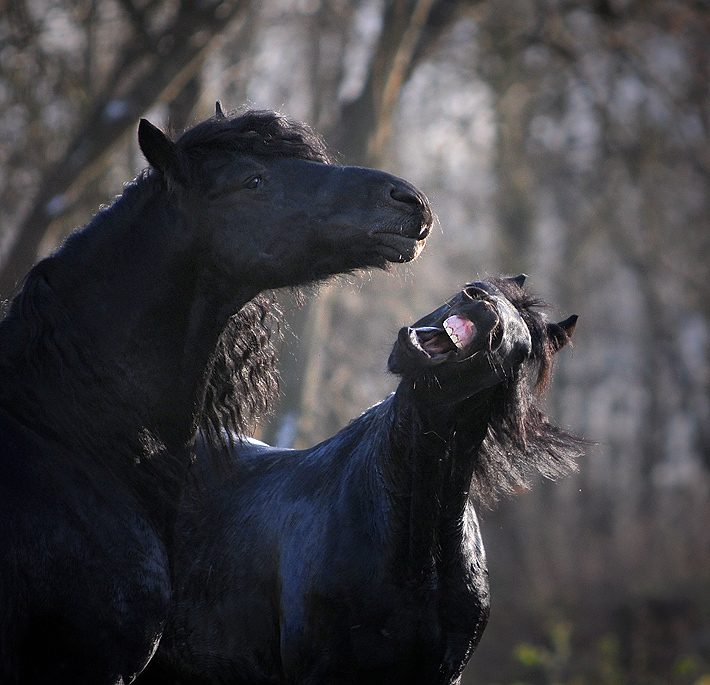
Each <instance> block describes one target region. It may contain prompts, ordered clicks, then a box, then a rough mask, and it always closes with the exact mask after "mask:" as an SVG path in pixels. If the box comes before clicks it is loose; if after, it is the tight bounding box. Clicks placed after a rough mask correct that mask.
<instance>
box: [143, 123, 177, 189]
mask: <svg viewBox="0 0 710 685" xmlns="http://www.w3.org/2000/svg"><path fill="white" fill-rule="evenodd" d="M138 145H139V146H140V149H141V152H142V153H143V155H144V156H145V158H146V159H147V160H148V163H149V164H150V165H151V166H152V167H153V168H154V169H156V170H157V171H160V172H161V173H162V174H163V175H164V176H166V177H167V178H169V179H173V180H179V179H180V176H181V174H180V159H179V156H178V151H177V148H176V147H175V143H173V141H172V140H170V138H168V137H167V136H166V135H165V134H164V133H163V132H162V131H161V130H160V129H159V128H158V127H157V126H153V124H151V123H150V122H149V121H148V120H147V119H141V120H140V123H139V124H138Z"/></svg>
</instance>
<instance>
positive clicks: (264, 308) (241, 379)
mask: <svg viewBox="0 0 710 685" xmlns="http://www.w3.org/2000/svg"><path fill="white" fill-rule="evenodd" d="M280 321H281V312H280V310H279V309H278V307H277V305H276V298H275V295H274V294H273V293H262V294H261V295H258V296H257V297H256V298H254V299H253V300H251V301H250V302H248V303H247V304H246V305H244V307H242V309H241V310H240V311H239V312H237V314H235V315H234V316H232V318H231V319H230V320H229V324H228V325H227V327H226V328H225V329H224V331H223V332H222V335H221V336H220V339H219V343H218V345H217V350H216V352H215V356H214V360H213V362H212V369H211V372H210V377H209V380H208V384H207V392H206V395H205V405H204V411H203V421H202V426H201V428H202V433H203V436H204V438H205V439H206V441H207V443H208V444H209V445H210V446H211V447H213V448H215V449H219V448H220V447H224V446H226V445H228V444H231V442H232V440H233V436H235V435H246V434H249V433H250V432H251V431H252V430H253V428H254V423H255V421H256V420H258V419H259V418H261V417H263V416H264V415H265V414H267V413H268V412H269V410H270V408H271V404H272V401H273V400H274V399H275V398H276V397H277V395H278V391H279V375H278V373H277V369H276V343H277V342H278V341H280V340H281V337H282V336H281V325H280Z"/></svg>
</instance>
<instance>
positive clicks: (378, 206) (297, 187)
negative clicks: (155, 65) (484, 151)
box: [139, 107, 432, 292]
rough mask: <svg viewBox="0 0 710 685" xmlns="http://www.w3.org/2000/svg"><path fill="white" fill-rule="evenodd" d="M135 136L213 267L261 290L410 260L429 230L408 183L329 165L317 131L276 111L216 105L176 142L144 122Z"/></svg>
mask: <svg viewBox="0 0 710 685" xmlns="http://www.w3.org/2000/svg"><path fill="white" fill-rule="evenodd" d="M139 143H140V147H141V150H142V151H143V154H144V155H145V157H146V159H147V160H148V161H149V162H150V164H151V166H152V168H153V169H154V171H155V172H156V176H157V177H158V178H159V179H160V180H161V181H162V182H163V183H164V184H165V186H166V187H168V188H169V189H170V191H171V192H173V193H174V194H176V195H178V196H179V198H180V202H181V206H182V207H183V208H184V210H185V212H186V213H187V214H189V216H191V217H192V218H193V220H194V222H193V223H194V225H195V229H196V230H195V235H194V238H195V243H196V244H199V246H200V248H199V249H200V251H201V254H202V255H203V257H204V259H205V261H206V262H207V264H206V266H207V268H208V270H209V271H210V273H221V274H223V275H224V276H225V278H226V279H227V280H228V281H229V280H232V281H234V280H236V279H237V278H238V279H239V280H240V282H242V283H248V284H249V286H250V288H251V289H253V290H254V291H255V292H258V291H260V290H263V289H265V288H278V287H282V286H285V285H294V284H303V283H309V282H312V281H315V280H319V279H322V278H326V277H328V276H331V275H333V274H336V273H343V272H348V271H352V270H355V269H360V268H368V267H380V268H383V267H385V266H386V265H387V264H388V263H389V262H406V261H410V260H411V259H414V258H415V257H416V256H417V255H418V254H419V253H420V251H421V249H422V247H423V245H424V242H425V240H426V237H427V235H428V234H429V231H430V229H431V224H432V212H431V209H430V208H429V204H428V202H427V200H426V199H425V198H424V196H423V195H422V194H421V193H420V192H419V191H418V190H417V189H416V188H415V187H414V186H412V185H411V184H410V183H408V182H407V181H404V180H403V179H399V178H397V177H395V176H391V175H390V174H386V173H384V172H381V171H376V170H373V169H364V168H360V167H347V166H337V165H334V164H332V163H331V160H330V159H329V157H328V155H327V152H326V149H325V145H324V143H323V142H322V140H321V139H320V138H319V137H318V136H316V135H315V134H314V133H313V132H312V131H310V129H308V128H307V127H306V126H305V125H303V124H300V123H297V122H293V121H290V120H288V119H286V118H285V117H283V116H281V115H278V114H276V113H274V112H259V111H256V112H248V113H246V114H242V115H228V114H225V113H224V112H223V110H222V109H221V107H218V109H217V113H216V114H215V116H214V117H212V118H211V119H208V120H207V121H205V122H203V123H201V124H198V125H197V126H195V127H194V128H192V129H190V130H189V131H187V132H186V133H185V134H183V135H182V136H181V137H180V138H179V139H178V140H177V141H175V142H173V141H172V140H171V139H170V138H168V136H166V135H165V134H164V133H163V132H162V131H160V130H159V129H157V128H156V127H155V126H153V125H152V124H150V123H149V122H148V121H146V120H142V121H141V123H140V126H139Z"/></svg>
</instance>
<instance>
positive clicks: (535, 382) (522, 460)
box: [472, 278, 587, 505]
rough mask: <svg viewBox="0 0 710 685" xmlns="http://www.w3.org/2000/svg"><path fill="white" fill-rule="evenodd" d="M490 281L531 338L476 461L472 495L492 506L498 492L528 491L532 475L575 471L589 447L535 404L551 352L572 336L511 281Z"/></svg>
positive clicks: (501, 393)
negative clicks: (517, 314) (550, 321)
mask: <svg viewBox="0 0 710 685" xmlns="http://www.w3.org/2000/svg"><path fill="white" fill-rule="evenodd" d="M488 280H489V281H490V282H491V283H493V284H494V285H495V286H496V287H497V288H498V289H499V290H500V291H501V292H502V293H503V294H504V295H505V296H506V298H508V300H510V302H511V303H512V304H513V305H514V306H515V308H516V309H517V310H518V312H519V313H520V315H521V317H522V318H523V321H524V322H525V324H526V325H527V327H528V329H529V331H530V337H531V339H532V353H531V354H530V356H529V357H528V359H526V360H525V361H524V362H523V364H522V365H521V367H520V368H519V369H518V370H517V372H516V373H515V374H514V375H513V377H512V378H511V379H510V380H508V381H506V382H505V383H502V384H501V385H500V386H499V388H498V389H497V391H496V393H495V397H494V399H493V406H492V409H491V414H490V420H489V423H488V433H487V435H486V437H485V439H484V441H483V444H482V445H481V446H480V449H479V452H478V455H477V457H476V458H475V462H474V463H475V467H474V474H473V483H472V493H473V494H474V495H475V497H476V498H477V499H478V500H479V501H480V502H481V503H483V504H488V505H491V504H493V503H495V502H496V501H497V500H498V496H499V494H500V493H502V494H511V493H513V492H514V491H515V490H516V489H518V488H527V487H529V485H530V479H531V476H532V474H534V473H535V472H538V473H540V474H542V475H543V476H544V477H545V478H549V479H551V480H556V479H557V478H559V477H560V476H562V475H564V474H565V473H568V472H569V471H573V470H575V469H576V468H577V467H576V459H577V457H579V456H580V453H581V447H582V446H583V445H585V444H587V443H586V441H585V440H583V439H581V438H577V437H575V436H573V435H571V434H570V433H568V432H567V431H565V430H563V429H562V428H559V427H557V426H555V425H553V424H552V423H550V422H549V420H548V419H547V416H546V415H545V413H544V412H543V411H542V409H541V408H540V406H539V403H540V402H541V400H542V395H543V394H544V391H545V389H546V388H547V386H548V384H549V381H550V377H551V373H552V366H553V357H554V355H555V352H556V351H557V349H559V347H561V346H562V345H563V344H566V343H569V340H570V335H569V334H568V333H567V331H565V330H564V329H563V328H561V327H559V326H556V325H555V324H549V322H548V320H547V316H546V315H545V314H544V313H543V312H542V311H541V309H542V308H544V307H546V306H547V305H546V304H545V302H544V301H543V300H541V299H539V298H537V297H535V296H533V295H531V294H530V293H529V292H527V291H526V290H525V289H524V288H522V287H521V286H520V285H518V284H517V283H516V282H515V281H514V280H513V279H498V278H490V279H488ZM551 331H554V333H552V332H551Z"/></svg>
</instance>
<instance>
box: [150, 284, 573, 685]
mask: <svg viewBox="0 0 710 685" xmlns="http://www.w3.org/2000/svg"><path fill="white" fill-rule="evenodd" d="M522 283H523V279H522V277H516V278H507V279H490V280H488V281H481V282H477V283H472V284H469V285H468V286H466V287H465V288H464V289H463V290H462V291H461V292H459V293H457V294H456V295H455V296H454V297H453V298H451V299H450V300H449V301H448V302H446V303H445V304H444V305H442V306H441V307H440V308H438V309H437V310H435V311H434V312H432V313H430V314H428V315H427V316H425V317H424V318H422V319H421V320H419V321H418V322H416V323H415V324H413V325H412V326H408V327H404V328H402V329H401V331H400V333H399V335H398V338H397V341H396V343H395V345H394V348H393V350H392V354H391V355H390V359H389V368H390V371H392V372H393V373H395V374H397V375H398V376H399V377H400V382H399V385H398V387H397V389H396V391H395V393H394V394H393V395H391V396H390V397H389V398H387V399H386V400H385V401H384V402H382V403H380V404H379V405H376V406H375V407H373V408H371V409H369V410H368V411H367V412H365V413H364V414H363V415H362V416H360V417H359V418H357V419H355V420H354V421H353V422H352V423H351V424H350V425H349V426H347V427H346V428H344V429H343V430H342V431H340V432H339V433H338V434H337V435H335V436H333V437H332V438H330V439H328V440H325V441H324V442H322V443H320V444H319V445H316V446H315V447H313V448H311V449H306V450H284V449H275V448H271V447H268V446H265V445H258V444H255V443H253V442H250V441H246V440H245V441H243V442H242V443H241V444H240V443H239V442H238V441H235V444H234V446H232V447H230V448H228V452H229V454H228V456H229V458H230V459H231V462H232V465H233V468H234V474H233V475H231V476H230V478H228V479H227V480H226V481H225V480H224V479H223V478H222V477H221V475H220V473H218V472H217V471H215V469H214V467H213V463H212V461H211V459H210V456H209V454H208V452H207V451H205V449H200V450H199V451H198V461H197V464H196V478H195V483H194V484H193V486H192V487H191V488H190V490H189V491H187V492H186V497H185V500H184V503H183V507H182V511H181V514H180V517H179V519H178V524H177V537H178V539H179V545H178V548H177V549H176V553H175V557H174V559H175V593H174V607H173V609H172V611H171V618H170V621H169V623H168V626H167V628H166V631H165V634H164V637H163V641H162V642H161V645H160V648H159V650H158V654H157V655H156V658H155V659H154V661H153V663H151V665H150V666H149V668H148V669H147V671H146V673H145V674H144V675H143V676H142V679H141V681H140V682H141V683H142V685H158V684H160V685H167V684H168V683H176V682H179V683H181V684H182V685H190V684H193V683H194V684H196V683H231V684H233V685H246V684H247V683H249V684H250V685H266V684H267V683H270V684H274V683H282V684H284V685H285V684H286V683H289V684H297V683H300V684H306V683H308V684H309V685H312V684H314V683H323V684H324V685H325V684H326V683H327V684H328V685H332V684H334V683H342V684H354V683H359V684H362V685H370V684H371V683H378V684H380V685H393V684H399V685H412V684H413V683H415V684H419V683H421V684H422V685H435V684H440V685H444V684H446V685H448V684H450V683H455V682H458V680H459V678H460V676H461V672H462V670H463V668H464V666H465V665H466V663H467V662H468V660H469V658H470V656H471V653H472V652H473V650H474V649H475V647H476V645H477V644H478V641H479V640H480V638H481V635H482V633H483V630H484V628H485V626H486V622H487V619H488V612H489V589H488V572H487V565H486V558H485V553H484V548H483V541H482V538H481V534H480V530H479V524H478V520H477V516H476V511H475V508H474V505H473V503H472V501H471V499H470V495H473V497H476V498H479V499H483V500H492V499H494V497H495V493H496V492H497V491H498V490H502V491H512V490H513V489H514V488H515V487H517V486H520V485H521V484H523V483H525V482H526V478H527V477H529V475H530V474H531V473H532V472H540V473H542V474H543V475H545V476H548V477H550V478H555V477H557V476H559V475H561V474H562V473H564V472H565V471H567V470H568V469H570V468H572V466H573V463H574V461H573V460H574V457H575V456H576V455H577V452H578V448H579V441H578V440H576V439H575V438H573V437H571V436H570V435H568V434H567V433H565V432H564V431H562V430H561V429H559V428H556V427H555V426H553V425H552V424H551V423H550V422H549V421H548V420H547V419H546V418H545V416H544V415H543V413H542V411H541V410H540V409H539V401H540V399H541V394H542V391H543V390H544V388H545V386H546V384H547V382H548V380H549V375H550V366H551V363H552V359H553V356H554V355H555V354H556V353H557V351H558V350H559V349H561V348H562V347H563V346H564V345H565V344H566V343H567V342H568V341H569V339H570V336H571V334H572V332H573V330H574V326H575V322H576V317H570V318H569V319H566V320H564V321H562V322H560V323H552V322H550V321H548V320H547V318H546V316H545V315H544V313H543V312H542V311H541V310H540V307H539V305H540V302H539V301H538V300H536V299H535V298H533V297H532V296H530V295H529V294H528V293H527V292H526V291H525V290H524V289H523V287H522Z"/></svg>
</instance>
